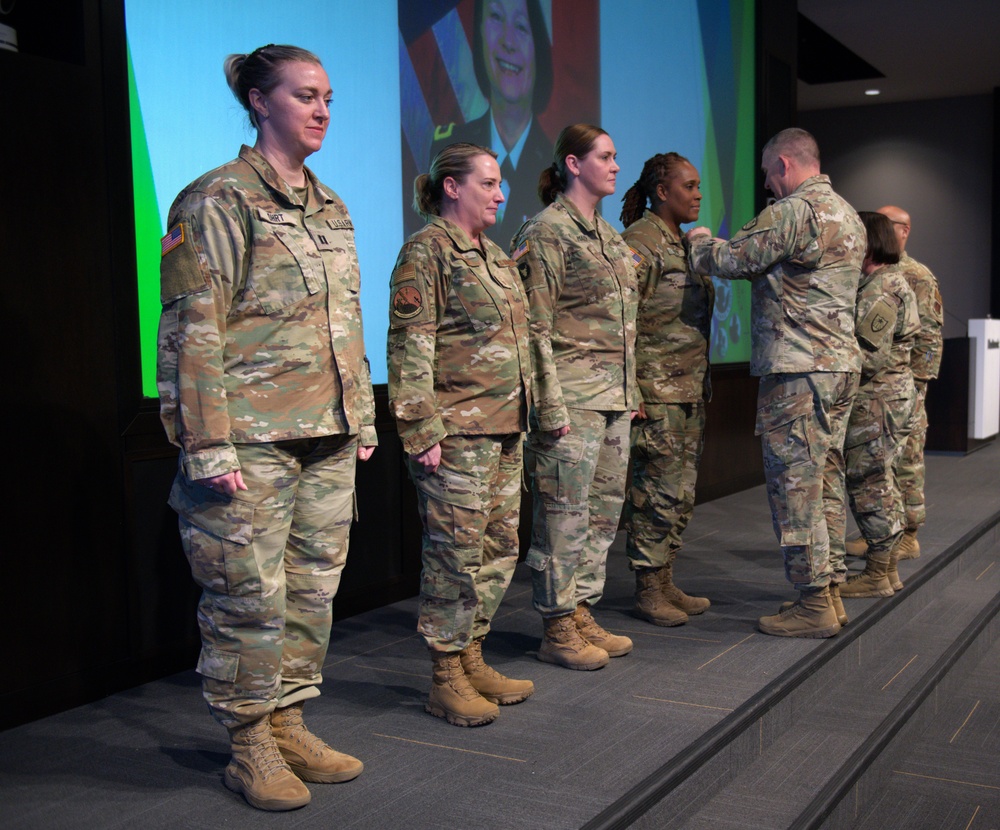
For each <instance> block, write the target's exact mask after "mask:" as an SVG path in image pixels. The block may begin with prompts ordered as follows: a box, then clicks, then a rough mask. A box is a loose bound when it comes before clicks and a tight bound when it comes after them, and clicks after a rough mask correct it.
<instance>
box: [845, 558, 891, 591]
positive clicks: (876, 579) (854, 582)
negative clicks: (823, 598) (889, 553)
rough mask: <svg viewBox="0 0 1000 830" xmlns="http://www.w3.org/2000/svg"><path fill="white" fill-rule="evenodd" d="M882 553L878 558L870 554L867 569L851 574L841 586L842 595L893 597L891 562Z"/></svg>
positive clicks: (866, 564) (866, 563)
mask: <svg viewBox="0 0 1000 830" xmlns="http://www.w3.org/2000/svg"><path fill="white" fill-rule="evenodd" d="M884 556H885V554H884V553H883V554H881V556H879V557H878V559H876V558H874V557H872V556H869V557H868V560H867V561H866V562H865V569H864V570H863V571H862V572H861V573H859V574H851V576H849V577H848V578H847V582H845V583H844V584H843V585H841V586H840V595H841V596H842V597H855V598H859V597H891V596H892V595H893V594H894V593H896V592H895V591H894V590H893V587H892V583H891V582H890V581H889V577H888V573H889V562H888V559H884V558H883V557H884Z"/></svg>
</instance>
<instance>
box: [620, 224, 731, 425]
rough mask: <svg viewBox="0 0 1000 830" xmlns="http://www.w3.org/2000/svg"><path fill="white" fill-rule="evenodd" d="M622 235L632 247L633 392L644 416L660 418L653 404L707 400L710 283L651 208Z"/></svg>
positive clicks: (712, 298) (684, 245)
mask: <svg viewBox="0 0 1000 830" xmlns="http://www.w3.org/2000/svg"><path fill="white" fill-rule="evenodd" d="M622 237H623V238H624V239H625V242H626V243H627V244H628V246H629V247H630V248H631V249H632V256H633V259H634V260H635V261H636V277H637V279H638V285H639V316H638V334H637V336H636V341H635V374H636V379H637V380H638V382H639V394H640V396H641V397H642V400H643V403H644V406H645V410H646V414H647V415H648V416H649V417H651V418H656V417H662V412H660V411H658V405H659V404H665V403H690V402H692V401H699V400H702V399H705V400H708V399H709V398H711V395H712V384H711V380H710V378H709V365H708V342H709V335H710V333H711V328H712V305H713V303H714V301H715V286H714V285H713V284H712V279H711V277H704V276H700V275H698V274H695V273H693V272H692V271H691V270H690V268H688V259H687V239H686V238H682V239H678V238H677V237H676V236H675V235H674V232H673V231H672V230H670V228H668V227H667V225H666V223H664V221H663V220H662V219H660V217H659V216H657V215H656V214H655V213H653V212H652V211H649V210H647V211H645V213H644V214H643V216H642V218H641V219H639V220H638V221H636V222H633V223H632V224H631V225H629V226H628V227H627V228H626V229H625V232H624V233H623V234H622ZM659 409H662V407H659Z"/></svg>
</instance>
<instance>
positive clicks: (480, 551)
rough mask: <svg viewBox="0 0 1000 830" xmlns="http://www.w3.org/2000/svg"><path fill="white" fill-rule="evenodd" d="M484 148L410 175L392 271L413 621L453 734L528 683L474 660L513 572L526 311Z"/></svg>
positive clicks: (449, 151)
mask: <svg viewBox="0 0 1000 830" xmlns="http://www.w3.org/2000/svg"><path fill="white" fill-rule="evenodd" d="M500 181H501V177H500V168H499V166H498V165H497V163H496V154H495V153H494V152H493V151H492V150H488V149H486V148H484V147H481V146H478V145H475V144H465V143H460V144H453V145H450V146H448V147H445V148H444V149H443V150H441V151H440V152H439V153H438V154H437V156H435V158H434V160H433V161H432V162H431V169H430V173H429V174H424V175H421V176H419V177H418V178H417V181H416V183H415V187H414V192H415V198H414V207H415V208H416V210H417V212H418V213H419V214H420V215H422V216H423V217H424V218H425V219H426V220H427V225H425V226H424V228H423V229H422V230H420V231H418V232H417V233H415V234H414V235H413V236H411V237H410V238H409V239H408V240H407V241H406V243H405V244H404V245H403V248H402V250H401V251H400V253H399V257H398V258H397V260H396V267H395V269H394V270H393V272H392V288H391V295H392V300H391V306H390V309H389V342H388V361H389V398H390V405H391V407H392V411H393V414H394V415H395V416H396V423H397V426H398V429H399V436H400V438H401V439H402V441H403V448H404V449H405V450H406V452H407V454H408V462H407V463H408V466H409V471H410V477H411V478H412V479H413V483H414V484H415V485H416V488H417V495H418V503H419V507H420V516H421V519H422V520H423V526H424V537H423V574H422V576H421V582H420V618H419V623H418V630H419V631H420V633H421V634H422V635H423V637H424V640H425V641H426V643H427V647H428V648H429V649H430V652H431V657H432V659H433V661H434V681H433V684H432V686H431V692H430V697H429V699H428V702H427V706H426V709H427V711H428V712H430V713H431V714H432V715H436V716H437V717H441V718H446V719H447V720H448V722H449V723H453V724H455V725H457V726H479V725H481V724H485V723H489V722H491V721H492V720H494V719H495V718H496V717H497V715H498V713H499V710H498V709H497V706H496V704H497V703H518V702H520V701H522V700H524V699H525V698H527V697H528V696H529V695H530V694H531V693H532V692H533V691H534V686H533V685H532V683H531V681H529V680H511V679H510V678H507V677H504V676H503V675H502V674H500V673H498V672H496V671H495V670H493V669H492V668H490V667H489V666H488V665H486V664H485V663H484V662H483V659H482V643H483V638H484V637H485V636H486V634H487V633H488V632H489V630H490V620H491V619H492V618H493V614H494V613H495V612H496V610H497V606H499V604H500V601H501V599H503V595H504V593H505V592H506V590H507V586H508V585H509V584H510V579H511V576H512V575H513V573H514V566H515V565H516V564H517V554H518V537H517V528H518V516H519V510H520V496H521V491H520V483H521V471H522V440H523V433H524V431H525V430H526V429H527V426H528V407H529V406H530V403H531V352H530V349H529V346H528V303H527V299H526V298H525V296H524V291H523V289H522V288H521V281H520V279H519V278H518V274H517V269H516V268H515V266H514V262H513V261H512V260H511V259H510V258H509V257H508V256H507V254H506V253H505V252H504V251H503V250H501V249H500V248H499V247H497V246H496V245H495V244H494V243H493V242H491V241H490V240H489V239H488V238H487V237H486V235H485V233H484V231H485V230H486V229H487V228H488V227H490V226H491V225H492V224H493V223H494V222H495V221H496V211H497V207H498V206H499V205H500V204H501V203H502V202H503V192H502V191H501V189H500Z"/></svg>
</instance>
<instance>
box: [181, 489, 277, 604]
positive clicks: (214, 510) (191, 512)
mask: <svg viewBox="0 0 1000 830" xmlns="http://www.w3.org/2000/svg"><path fill="white" fill-rule="evenodd" d="M169 503H170V506H171V507H172V508H173V509H174V510H176V511H177V515H178V516H180V518H181V537H182V541H183V543H184V553H185V554H186V555H187V558H188V562H189V564H190V565H191V575H192V576H193V577H194V580H195V582H197V583H198V585H200V586H201V587H202V588H204V589H205V590H208V591H213V592H215V593H217V594H224V595H226V596H231V597H237V596H260V594H261V590H262V588H261V580H260V569H259V568H258V567H257V561H256V559H255V558H254V547H253V517H254V505H253V504H251V503H250V502H245V501H240V500H239V499H235V498H230V497H227V496H220V495H218V494H217V493H215V492H213V491H212V490H209V489H208V488H206V487H202V486H201V485H200V484H197V483H195V482H193V481H189V480H188V479H187V478H185V477H183V476H180V475H179V476H177V478H176V479H175V481H174V486H173V489H172V490H171V491H170V499H169Z"/></svg>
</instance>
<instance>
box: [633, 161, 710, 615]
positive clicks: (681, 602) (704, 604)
mask: <svg viewBox="0 0 1000 830" xmlns="http://www.w3.org/2000/svg"><path fill="white" fill-rule="evenodd" d="M700 185H701V179H700V178H699V177H698V171H697V170H695V168H694V166H693V165H692V164H691V163H690V162H689V161H688V160H687V159H686V158H684V157H683V156H680V155H678V154H677V153H666V154H663V153H660V154H657V155H655V156H653V157H652V158H651V159H649V161H647V162H646V164H645V165H644V166H643V168H642V175H640V176H639V180H638V181H637V182H636V183H635V184H634V185H632V187H630V188H629V189H628V191H627V192H626V194H625V201H624V205H623V208H622V213H621V220H622V224H623V225H625V226H626V227H625V232H624V234H623V236H624V238H625V241H626V242H627V243H628V245H629V246H630V247H631V249H632V255H633V259H634V260H635V261H636V276H637V278H638V282H639V321H638V336H637V338H636V345H635V364H636V370H635V371H636V377H637V379H638V382H639V394H640V396H641V398H642V400H641V402H640V403H639V415H638V417H637V418H636V420H634V421H633V422H632V486H631V487H630V488H629V493H628V500H627V501H626V507H625V515H626V528H627V530H628V541H627V543H626V548H625V550H626V553H627V554H628V559H629V566H630V567H631V568H632V569H633V570H634V571H635V584H636V593H635V613H636V614H637V615H638V616H640V617H642V618H643V619H645V620H648V621H649V622H651V623H653V624H654V625H668V626H669V625H680V624H681V623H685V622H687V619H688V615H689V614H701V613H702V612H703V611H705V609H706V608H708V607H709V605H710V603H709V601H708V600H707V599H705V598H703V597H690V596H688V595H687V594H685V593H684V592H683V591H682V590H681V589H680V588H678V587H677V586H676V585H674V583H673V564H674V560H675V559H676V557H677V551H678V550H680V547H681V544H682V542H681V534H682V533H683V532H684V528H685V527H687V524H688V522H689V521H690V519H691V514H692V512H693V511H694V488H695V482H696V481H697V478H698V464H699V462H700V461H701V451H702V448H703V447H704V445H705V402H706V401H707V400H708V399H709V398H710V397H711V392H712V385H711V380H710V378H709V367H708V343H709V335H710V332H711V326H712V304H713V301H714V297H715V289H714V287H713V285H712V278H711V277H703V276H700V275H698V274H695V273H694V272H692V271H691V269H690V268H689V267H688V258H687V239H686V238H685V237H684V236H683V235H682V233H681V225H682V224H683V223H685V222H695V221H697V219H698V211H699V209H700V207H701V190H699V187H700ZM647 202H648V203H649V204H650V206H651V209H650V210H646V209H645V208H646V204H647Z"/></svg>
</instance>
